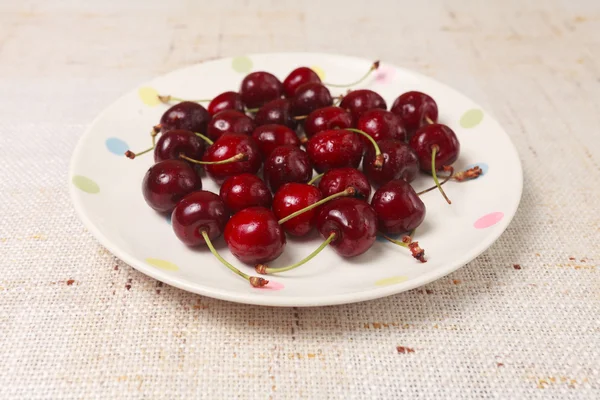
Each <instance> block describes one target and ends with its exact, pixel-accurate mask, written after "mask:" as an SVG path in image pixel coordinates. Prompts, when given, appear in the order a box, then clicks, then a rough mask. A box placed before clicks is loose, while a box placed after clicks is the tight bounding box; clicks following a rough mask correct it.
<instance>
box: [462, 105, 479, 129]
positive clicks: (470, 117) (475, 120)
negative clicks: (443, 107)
mask: <svg viewBox="0 0 600 400" xmlns="http://www.w3.org/2000/svg"><path fill="white" fill-rule="evenodd" d="M482 119H483V111H481V110H480V109H478V108H473V109H471V110H468V111H466V112H465V113H464V114H463V115H462V117H460V126H462V127H463V128H474V127H476V126H477V125H479V123H480V122H481V120H482Z"/></svg>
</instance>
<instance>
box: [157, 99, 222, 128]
mask: <svg viewBox="0 0 600 400" xmlns="http://www.w3.org/2000/svg"><path fill="white" fill-rule="evenodd" d="M209 121H210V114H209V113H208V111H206V108H204V107H202V106H201V105H200V104H198V103H194V102H192V101H184V102H181V103H178V104H175V105H174V106H172V107H171V108H169V109H168V110H167V111H165V112H164V114H163V115H162V117H161V119H160V124H159V125H158V127H159V128H158V129H159V130H160V132H163V133H165V132H168V131H170V130H173V129H185V130H188V131H192V132H206V127H207V126H208V122H209Z"/></svg>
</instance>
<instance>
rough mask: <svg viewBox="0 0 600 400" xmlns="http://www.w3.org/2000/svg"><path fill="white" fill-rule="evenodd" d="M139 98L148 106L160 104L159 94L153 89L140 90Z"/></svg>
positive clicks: (144, 88)
mask: <svg viewBox="0 0 600 400" xmlns="http://www.w3.org/2000/svg"><path fill="white" fill-rule="evenodd" d="M138 96H140V99H141V100H142V102H143V103H144V104H145V105H147V106H157V105H159V104H160V100H159V99H158V92H157V91H156V90H155V89H153V88H151V87H143V88H139V89H138Z"/></svg>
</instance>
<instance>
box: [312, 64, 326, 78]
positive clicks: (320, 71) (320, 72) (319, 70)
mask: <svg viewBox="0 0 600 400" xmlns="http://www.w3.org/2000/svg"><path fill="white" fill-rule="evenodd" d="M310 69H312V70H313V71H315V73H316V74H317V75H319V78H320V79H321V80H324V79H325V71H323V68H321V67H319V66H318V65H313V66H312V67H310Z"/></svg>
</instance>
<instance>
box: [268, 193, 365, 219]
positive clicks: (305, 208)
mask: <svg viewBox="0 0 600 400" xmlns="http://www.w3.org/2000/svg"><path fill="white" fill-rule="evenodd" d="M355 194H356V189H354V188H353V187H352V186H348V187H347V188H346V189H344V190H343V191H341V192H339V193H335V194H332V195H331V196H328V197H325V198H324V199H321V200H319V201H317V202H316V203H313V204H311V205H310V206H306V207H304V208H303V209H301V210H298V211H296V212H293V213H291V214H290V215H288V216H287V217H283V218H281V219H280V220H279V221H278V223H279V225H281V224H283V223H285V222H287V221H289V220H290V219H292V218H295V217H297V216H298V215H300V214H302V213H305V212H306V211H309V210H312V209H313V208H316V207H319V206H320V205H321V204H325V203H327V202H328V201H330V200H333V199H337V198H338V197H346V196H354V195H355Z"/></svg>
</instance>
